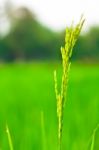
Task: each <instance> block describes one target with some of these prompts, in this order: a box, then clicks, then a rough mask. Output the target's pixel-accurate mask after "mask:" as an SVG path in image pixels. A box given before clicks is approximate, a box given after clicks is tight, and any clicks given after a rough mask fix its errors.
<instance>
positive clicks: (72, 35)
mask: <svg viewBox="0 0 99 150" xmlns="http://www.w3.org/2000/svg"><path fill="white" fill-rule="evenodd" d="M84 21H85V19H83V16H81V19H80V21H79V23H78V24H77V25H76V26H75V27H74V26H73V23H72V25H71V27H70V28H66V35H65V46H64V47H61V56H62V69H63V72H62V81H61V88H60V91H58V85H57V74H56V70H55V71H54V82H55V94H56V100H57V117H58V149H59V150H61V143H62V142H61V141H62V130H63V116H64V106H65V103H66V94H67V85H68V73H69V69H70V58H71V56H72V50H73V47H74V45H75V43H76V41H77V39H78V37H79V34H80V31H81V29H82V26H83V24H84Z"/></svg>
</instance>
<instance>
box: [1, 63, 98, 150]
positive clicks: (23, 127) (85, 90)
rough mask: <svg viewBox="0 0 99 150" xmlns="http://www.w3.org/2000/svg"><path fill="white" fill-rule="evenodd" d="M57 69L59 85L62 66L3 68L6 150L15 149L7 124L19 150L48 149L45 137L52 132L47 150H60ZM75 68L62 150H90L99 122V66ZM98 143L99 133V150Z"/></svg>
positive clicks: (2, 112) (39, 64)
mask: <svg viewBox="0 0 99 150" xmlns="http://www.w3.org/2000/svg"><path fill="white" fill-rule="evenodd" d="M56 67H57V68H58V74H57V78H58V81H61V71H62V68H61V64H59V63H51V62H46V63H44V62H42V63H38V62H37V63H36V62H35V63H28V64H27V63H26V64H25V63H24V64H16V63H14V64H11V63H10V64H1V65H0V85H1V86H0V148H1V149H2V150H9V145H8V138H7V135H6V133H5V123H6V122H7V124H8V125H9V130H10V134H11V138H12V141H13V145H14V149H15V150H43V149H42V144H43V143H42V140H43V139H42V132H45V133H46V139H47V148H48V149H49V150H57V118H56V101H55V99H54V97H55V94H54V88H53V85H54V84H53V82H52V80H53V76H52V73H53V70H54V69H55V68H56ZM71 67H72V69H71V71H70V76H69V79H70V80H69V86H68V95H67V100H68V99H69V101H68V103H67V105H66V109H64V115H65V119H64V128H63V137H62V148H63V149H64V150H65V149H67V150H85V147H86V145H88V139H89V137H91V135H92V131H93V129H94V127H95V126H96V124H97V122H99V66H98V65H96V66H94V65H92V66H91V65H90V66H89V65H86V66H85V65H84V64H82V65H81V64H74V63H72V66H71ZM41 111H43V112H44V118H43V117H42V118H43V119H44V120H43V119H42V122H43V121H44V126H43V129H44V130H42V129H41ZM42 116H43V115H42ZM42 125H43V124H42ZM97 133H99V132H98V131H97ZM43 135H44V133H43ZM44 136H45V135H44ZM44 139H45V138H44ZM98 141H99V134H96V136H95V147H94V150H97V149H99V142H98Z"/></svg>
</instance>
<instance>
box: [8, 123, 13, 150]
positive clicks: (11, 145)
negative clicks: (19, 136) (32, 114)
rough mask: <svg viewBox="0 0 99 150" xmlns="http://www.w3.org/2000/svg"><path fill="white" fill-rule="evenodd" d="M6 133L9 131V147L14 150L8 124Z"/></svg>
mask: <svg viewBox="0 0 99 150" xmlns="http://www.w3.org/2000/svg"><path fill="white" fill-rule="evenodd" d="M6 133H7V137H8V142H9V148H10V150H14V149H13V143H12V139H11V134H10V131H9V128H8V125H6Z"/></svg>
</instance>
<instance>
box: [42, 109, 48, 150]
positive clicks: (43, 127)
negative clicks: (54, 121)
mask: <svg viewBox="0 0 99 150" xmlns="http://www.w3.org/2000/svg"><path fill="white" fill-rule="evenodd" d="M41 129H42V147H43V150H47V145H46V134H45V126H44V113H43V111H41Z"/></svg>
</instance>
